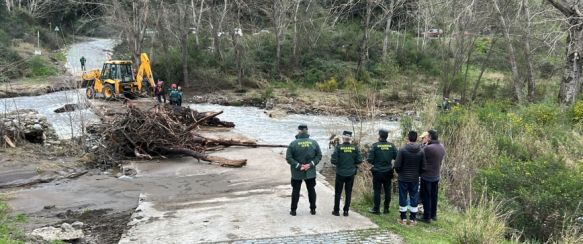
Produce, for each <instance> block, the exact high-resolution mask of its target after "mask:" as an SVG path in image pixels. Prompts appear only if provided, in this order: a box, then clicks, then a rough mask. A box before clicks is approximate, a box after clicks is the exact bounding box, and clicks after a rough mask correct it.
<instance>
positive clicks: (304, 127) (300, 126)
mask: <svg viewBox="0 0 583 244" xmlns="http://www.w3.org/2000/svg"><path fill="white" fill-rule="evenodd" d="M307 129H308V125H306V124H300V125H299V126H298V130H307Z"/></svg>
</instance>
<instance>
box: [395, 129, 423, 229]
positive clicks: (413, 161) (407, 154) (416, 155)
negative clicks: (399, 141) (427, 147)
mask: <svg viewBox="0 0 583 244" xmlns="http://www.w3.org/2000/svg"><path fill="white" fill-rule="evenodd" d="M407 141H408V142H407V144H406V145H405V146H404V147H402V148H401V149H400V150H399V152H398V153H397V160H396V161H395V170H396V171H397V173H398V174H399V178H398V179H399V212H401V219H400V221H399V222H400V223H401V224H405V223H407V222H406V220H407V197H409V200H410V207H409V212H410V216H409V222H408V223H410V224H411V225H415V224H416V223H417V222H416V219H417V216H416V215H417V196H418V195H417V194H418V192H417V191H418V188H419V175H420V174H421V169H422V167H423V164H424V161H425V155H424V154H423V151H422V150H421V147H420V145H419V144H417V143H416V142H417V132H415V131H409V133H408V135H407Z"/></svg>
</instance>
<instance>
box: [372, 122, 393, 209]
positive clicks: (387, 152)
mask: <svg viewBox="0 0 583 244" xmlns="http://www.w3.org/2000/svg"><path fill="white" fill-rule="evenodd" d="M388 137H389V132H388V131H387V130H383V129H381V130H379V141H378V142H376V143H374V144H372V146H371V147H370V150H369V152H368V159H367V161H368V163H369V164H371V165H372V168H371V171H372V188H373V191H374V201H373V202H374V206H373V207H372V209H370V210H369V212H371V213H373V214H380V213H381V212H380V209H379V208H380V205H381V189H383V190H384V192H385V202H384V213H389V204H390V203H391V180H392V178H393V171H394V170H393V164H392V161H393V160H395V159H396V158H397V148H396V147H395V145H394V144H393V143H390V142H388V141H387V138H388Z"/></svg>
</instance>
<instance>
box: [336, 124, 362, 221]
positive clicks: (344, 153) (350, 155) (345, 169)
mask: <svg viewBox="0 0 583 244" xmlns="http://www.w3.org/2000/svg"><path fill="white" fill-rule="evenodd" d="M351 141H352V132H351V131H344V132H343V133H342V144H339V145H337V146H336V148H335V149H334V153H332V158H331V160H330V162H331V163H332V164H333V165H336V180H335V184H334V210H333V211H332V215H334V216H340V197H341V196H342V188H344V189H345V198H344V208H343V212H342V215H343V216H345V217H347V216H348V210H349V209H350V201H351V199H352V186H353V185H354V176H355V175H356V172H357V169H358V165H359V164H360V163H362V157H361V156H360V150H359V149H358V146H356V145H354V144H352V143H351Z"/></svg>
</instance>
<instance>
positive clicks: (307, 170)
mask: <svg viewBox="0 0 583 244" xmlns="http://www.w3.org/2000/svg"><path fill="white" fill-rule="evenodd" d="M285 159H286V161H287V163H288V164H289V166H290V171H291V177H292V178H291V185H292V199H291V211H290V212H289V214H291V215H292V216H296V210H297V208H298V201H299V200H300V189H301V187H302V181H304V182H305V183H306V187H307V188H308V199H309V201H310V214H312V215H315V214H316V165H318V163H320V160H321V159H322V151H321V150H320V146H319V145H318V142H316V141H315V140H312V139H310V135H309V134H308V126H307V125H305V124H301V125H300V126H298V134H297V135H296V139H295V140H294V141H293V142H291V143H290V144H289V146H288V148H287V152H286V156H285Z"/></svg>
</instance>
